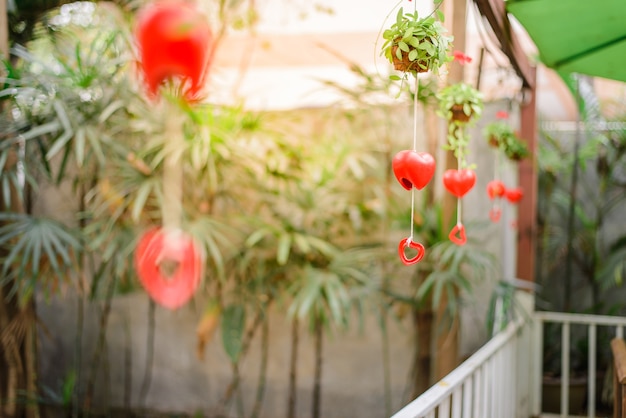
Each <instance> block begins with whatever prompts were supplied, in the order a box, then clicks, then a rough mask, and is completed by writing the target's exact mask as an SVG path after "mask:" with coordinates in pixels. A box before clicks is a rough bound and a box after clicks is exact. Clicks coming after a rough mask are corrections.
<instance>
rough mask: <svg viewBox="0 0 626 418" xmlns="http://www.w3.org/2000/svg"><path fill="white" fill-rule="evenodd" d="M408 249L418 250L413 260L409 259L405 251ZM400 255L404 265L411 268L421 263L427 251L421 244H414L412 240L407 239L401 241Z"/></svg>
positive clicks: (399, 246)
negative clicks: (412, 265)
mask: <svg viewBox="0 0 626 418" xmlns="http://www.w3.org/2000/svg"><path fill="white" fill-rule="evenodd" d="M407 248H411V249H413V250H417V254H416V255H415V256H413V257H412V258H408V257H407V256H406V253H405V250H406V249H407ZM398 254H399V255H400V260H402V262H403V263H404V265H406V266H410V265H411V264H415V263H418V262H420V261H421V259H422V258H424V254H426V249H425V248H424V246H423V245H422V244H420V243H419V242H414V241H412V240H411V239H410V238H405V239H403V240H402V241H400V244H399V245H398Z"/></svg>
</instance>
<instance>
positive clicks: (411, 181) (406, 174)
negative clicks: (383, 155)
mask: <svg viewBox="0 0 626 418" xmlns="http://www.w3.org/2000/svg"><path fill="white" fill-rule="evenodd" d="M391 166H392V168H393V174H395V176H396V179H397V180H398V181H399V182H400V184H401V185H402V187H404V188H405V189H407V190H411V188H413V187H415V188H416V189H418V190H421V189H423V188H424V187H425V186H426V185H427V184H428V182H429V181H430V179H432V178H433V175H434V174H435V159H434V158H433V156H432V155H430V154H429V153H427V152H417V151H413V150H404V151H400V152H399V153H397V154H396V155H395V156H394V157H393V160H392V161H391Z"/></svg>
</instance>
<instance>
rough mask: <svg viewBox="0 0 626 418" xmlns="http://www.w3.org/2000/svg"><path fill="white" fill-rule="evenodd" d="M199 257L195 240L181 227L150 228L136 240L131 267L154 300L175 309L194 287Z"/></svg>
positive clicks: (200, 263)
mask: <svg viewBox="0 0 626 418" xmlns="http://www.w3.org/2000/svg"><path fill="white" fill-rule="evenodd" d="M203 258H204V257H203V254H202V251H201V249H200V247H199V246H198V244H197V243H196V241H195V240H194V239H193V238H192V237H191V236H189V235H187V234H186V233H184V232H183V231H180V230H177V229H176V230H164V229H161V228H153V229H151V230H149V231H147V232H146V233H145V234H144V235H143V236H142V237H141V239H140V240H139V242H138V243H137V247H136V248H135V270H136V271H137V275H138V276H139V281H140V282H141V284H142V285H143V287H144V289H145V290H146V292H147V293H148V295H149V296H150V297H151V298H152V299H153V300H154V301H155V302H156V303H158V304H160V305H162V306H164V307H166V308H169V309H177V308H179V307H181V306H182V305H184V304H185V303H187V302H188V301H189V299H191V297H192V296H193V294H194V293H195V291H196V289H197V288H198V285H199V284H200V281H201V279H202V266H203Z"/></svg>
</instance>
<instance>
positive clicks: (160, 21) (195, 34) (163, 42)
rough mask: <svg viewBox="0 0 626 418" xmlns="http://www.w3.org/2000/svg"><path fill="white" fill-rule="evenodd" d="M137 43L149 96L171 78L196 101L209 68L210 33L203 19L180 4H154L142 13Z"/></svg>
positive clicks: (194, 11)
mask: <svg viewBox="0 0 626 418" xmlns="http://www.w3.org/2000/svg"><path fill="white" fill-rule="evenodd" d="M136 39H137V44H138V47H139V53H140V56H141V68H142V69H143V72H144V76H145V82H146V84H147V87H148V91H149V93H150V94H152V95H155V94H156V93H157V91H158V88H159V85H160V84H161V82H163V81H164V80H165V79H167V78H170V77H176V76H178V77H180V78H181V79H182V80H183V82H184V84H185V87H184V88H185V92H184V94H185V97H186V98H187V99H188V100H193V99H195V98H196V95H197V94H198V92H199V90H200V89H201V88H202V83H203V82H204V76H205V73H206V70H207V67H208V65H209V57H210V48H211V46H212V45H211V43H212V35H211V29H210V27H209V24H208V21H207V19H206V17H205V16H204V15H202V14H201V13H200V12H199V11H198V10H196V9H195V8H194V7H193V6H191V5H190V4H189V3H188V2H183V1H171V0H169V1H163V2H160V3H153V4H150V5H149V6H146V8H145V9H143V10H141V12H140V13H139V16H138V19H137V28H136Z"/></svg>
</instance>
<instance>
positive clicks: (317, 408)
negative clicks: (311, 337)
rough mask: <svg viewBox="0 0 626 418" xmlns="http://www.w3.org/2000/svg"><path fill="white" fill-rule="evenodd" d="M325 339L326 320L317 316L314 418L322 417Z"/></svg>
mask: <svg viewBox="0 0 626 418" xmlns="http://www.w3.org/2000/svg"><path fill="white" fill-rule="evenodd" d="M323 341H324V322H323V320H322V318H320V317H319V316H316V317H315V377H314V380H313V414H312V416H313V418H320V416H321V406H322V405H321V404H322V364H323V358H322V357H323V356H322V348H323V346H322V344H323Z"/></svg>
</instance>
